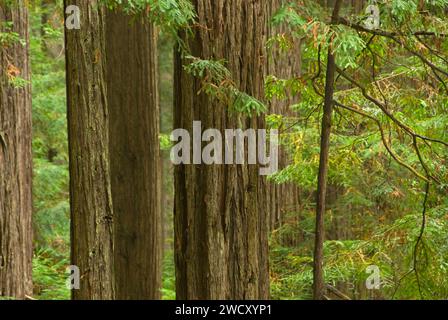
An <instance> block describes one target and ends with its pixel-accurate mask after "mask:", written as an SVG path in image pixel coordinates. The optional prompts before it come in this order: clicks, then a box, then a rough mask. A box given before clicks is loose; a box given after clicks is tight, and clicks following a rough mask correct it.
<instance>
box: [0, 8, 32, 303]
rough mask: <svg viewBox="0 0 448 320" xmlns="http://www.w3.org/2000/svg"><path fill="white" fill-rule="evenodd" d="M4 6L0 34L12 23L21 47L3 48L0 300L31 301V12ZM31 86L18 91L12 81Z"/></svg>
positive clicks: (0, 65)
mask: <svg viewBox="0 0 448 320" xmlns="http://www.w3.org/2000/svg"><path fill="white" fill-rule="evenodd" d="M25 2H26V1H22V0H19V1H16V3H15V4H14V5H12V4H9V5H7V4H6V3H5V1H0V32H8V30H4V24H3V23H4V22H12V29H11V30H10V31H11V32H15V33H17V34H18V35H19V37H20V39H21V40H23V41H24V42H25V43H26V44H25V45H22V44H21V43H20V42H16V43H9V44H6V45H4V46H1V47H0V297H1V296H3V297H15V298H18V299H24V298H26V296H31V295H32V292H33V285H32V280H31V273H32V257H33V244H32V222H31V221H32V182H31V179H32V163H33V160H32V152H31V85H30V66H29V33H28V32H29V31H28V27H29V25H28V22H29V19H28V9H27V7H26V4H25ZM15 76H17V77H20V78H22V79H23V80H26V81H27V82H26V84H25V85H23V86H21V87H19V88H15V87H14V86H13V85H12V83H11V81H12V78H11V77H15Z"/></svg>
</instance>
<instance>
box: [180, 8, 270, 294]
mask: <svg viewBox="0 0 448 320" xmlns="http://www.w3.org/2000/svg"><path fill="white" fill-rule="evenodd" d="M193 3H194V6H195V8H196V10H197V13H198V25H197V26H196V27H195V29H194V36H193V37H190V38H187V37H186V38H185V40H186V42H187V43H188V44H189V46H190V49H191V51H192V52H191V53H192V55H193V56H196V57H199V58H203V59H213V60H217V59H225V60H226V61H227V62H228V64H227V66H228V68H229V69H230V71H231V72H232V76H233V80H234V81H235V83H236V85H237V86H238V87H239V89H240V90H241V91H244V92H247V93H248V94H251V95H253V96H255V97H257V98H259V99H263V96H264V93H263V88H264V78H265V74H266V65H267V62H266V51H265V42H266V35H267V31H266V25H267V23H268V19H269V18H268V8H267V6H268V3H267V1H264V0H255V1H245V0H194V1H193ZM185 63H186V62H185V61H182V59H181V55H180V54H179V53H177V55H176V58H175V110H174V118H175V119H174V127H175V128H185V129H187V130H188V131H189V132H190V134H191V136H192V122H193V121H195V120H197V121H202V127H203V129H208V128H216V129H218V130H220V131H221V132H223V130H224V129H234V128H235V129H236V128H238V127H241V128H242V129H243V130H244V129H246V128H253V129H258V128H263V127H264V121H263V119H262V117H260V118H257V117H253V118H251V119H249V118H246V117H244V116H242V115H237V114H235V113H229V110H228V107H227V106H226V105H223V104H222V103H219V102H217V101H216V100H215V99H213V98H211V97H209V96H207V95H206V94H203V93H201V94H198V91H199V90H200V89H201V80H200V79H195V78H193V77H192V76H190V75H188V74H187V73H186V72H185V70H184V69H183V65H184V64H185ZM258 169H259V168H258V166H249V165H222V166H218V165H212V166H206V165H181V166H177V167H176V169H175V214H174V215H175V217H174V219H175V262H176V289H177V298H178V299H266V298H268V297H269V270H268V269H269V268H268V206H269V203H268V202H269V200H268V197H267V196H268V192H267V185H266V181H265V179H264V178H262V177H260V176H259V171H258Z"/></svg>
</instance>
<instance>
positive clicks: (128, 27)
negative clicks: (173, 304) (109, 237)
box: [106, 11, 163, 299]
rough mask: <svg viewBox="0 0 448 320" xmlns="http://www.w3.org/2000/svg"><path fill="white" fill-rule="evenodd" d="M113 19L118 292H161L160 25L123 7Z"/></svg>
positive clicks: (110, 80)
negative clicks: (134, 17)
mask: <svg viewBox="0 0 448 320" xmlns="http://www.w3.org/2000/svg"><path fill="white" fill-rule="evenodd" d="M146 20H147V19H146ZM106 24H107V37H106V38H107V41H106V54H107V60H108V64H107V65H108V76H107V89H108V102H109V105H108V106H109V113H110V126H109V139H110V159H111V177H112V198H113V204H114V213H115V242H114V244H115V273H116V295H117V298H118V299H160V298H161V295H160V289H161V272H162V267H161V262H162V243H163V242H162V240H163V235H162V215H161V206H160V199H161V171H162V168H161V166H160V148H159V95H158V66H157V65H158V63H157V30H156V28H155V27H154V26H153V25H151V24H150V23H149V22H148V21H145V18H142V19H131V18H130V17H129V16H126V15H125V14H124V13H122V12H119V11H116V12H112V11H108V12H107V18H106Z"/></svg>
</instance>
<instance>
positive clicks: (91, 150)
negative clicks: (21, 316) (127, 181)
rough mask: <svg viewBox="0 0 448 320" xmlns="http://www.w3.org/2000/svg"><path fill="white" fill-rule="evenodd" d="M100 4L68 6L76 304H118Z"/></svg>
mask: <svg viewBox="0 0 448 320" xmlns="http://www.w3.org/2000/svg"><path fill="white" fill-rule="evenodd" d="M99 2H100V1H96V0H91V1H85V0H76V1H65V5H69V4H70V5H71V4H73V5H76V6H78V7H79V9H80V12H81V21H80V22H81V28H80V30H76V29H73V30H68V29H66V46H65V47H66V60H67V65H66V68H67V106H68V129H69V153H70V200H71V248H72V252H71V254H72V264H74V265H76V266H78V267H79V269H80V273H81V288H80V290H74V291H73V298H75V299H82V300H86V299H101V300H102V299H113V298H114V297H115V295H114V272H113V270H114V263H113V262H114V259H113V258H114V256H113V220H114V217H113V209H112V197H111V182H110V169H109V138H108V135H109V115H108V104H107V92H106V59H105V58H106V55H105V12H104V8H103V6H101V5H100V4H99Z"/></svg>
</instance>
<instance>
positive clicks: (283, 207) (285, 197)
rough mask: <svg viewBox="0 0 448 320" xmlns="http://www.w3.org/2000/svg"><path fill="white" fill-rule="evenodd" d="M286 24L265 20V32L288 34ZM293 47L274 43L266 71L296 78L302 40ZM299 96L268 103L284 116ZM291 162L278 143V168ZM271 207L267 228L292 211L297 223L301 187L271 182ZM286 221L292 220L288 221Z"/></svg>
mask: <svg viewBox="0 0 448 320" xmlns="http://www.w3.org/2000/svg"><path fill="white" fill-rule="evenodd" d="M269 3H270V10H271V15H272V16H273V15H275V14H276V13H277V11H278V10H279V9H280V8H281V6H282V4H283V3H284V1H282V0H270V1H269ZM289 28H290V27H289V26H288V25H287V24H281V25H279V26H273V25H272V23H269V24H268V30H269V31H268V35H269V37H274V36H276V35H279V34H286V35H288V34H289V33H290V32H289ZM291 41H292V43H293V48H291V49H290V50H289V51H287V52H284V51H282V50H280V48H279V47H278V46H273V48H272V49H271V50H269V55H268V58H269V60H268V66H269V70H268V71H269V75H274V76H276V77H277V78H279V79H295V78H298V77H300V76H301V68H302V57H301V55H302V53H301V42H300V40H299V39H295V38H294V39H293V38H292V37H291ZM299 100H300V98H299V97H298V96H297V95H296V96H293V95H292V94H289V95H288V97H287V98H286V99H283V100H279V99H276V98H274V99H273V100H272V102H271V105H270V113H271V114H278V115H282V116H284V117H285V119H287V118H293V117H295V116H296V113H295V112H294V111H293V110H292V109H291V106H292V105H294V104H297V103H298V102H299ZM290 163H291V157H290V155H289V154H288V152H287V150H286V148H285V147H283V146H282V145H280V156H279V169H280V170H282V169H284V168H285V167H286V166H288V165H289V164H290ZM271 190H272V191H271V209H270V213H271V214H270V220H269V225H270V230H274V229H276V228H279V227H280V226H282V225H283V224H284V223H285V222H286V218H287V215H288V214H289V213H294V222H295V223H297V224H298V223H299V214H300V213H299V211H300V190H299V187H298V186H297V185H295V184H294V183H285V184H281V185H275V184H274V185H272V186H271ZM288 223H291V221H289V222H288ZM280 240H281V243H282V244H284V245H290V246H295V245H298V244H299V242H300V241H301V239H300V238H292V237H288V238H283V239H280Z"/></svg>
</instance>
